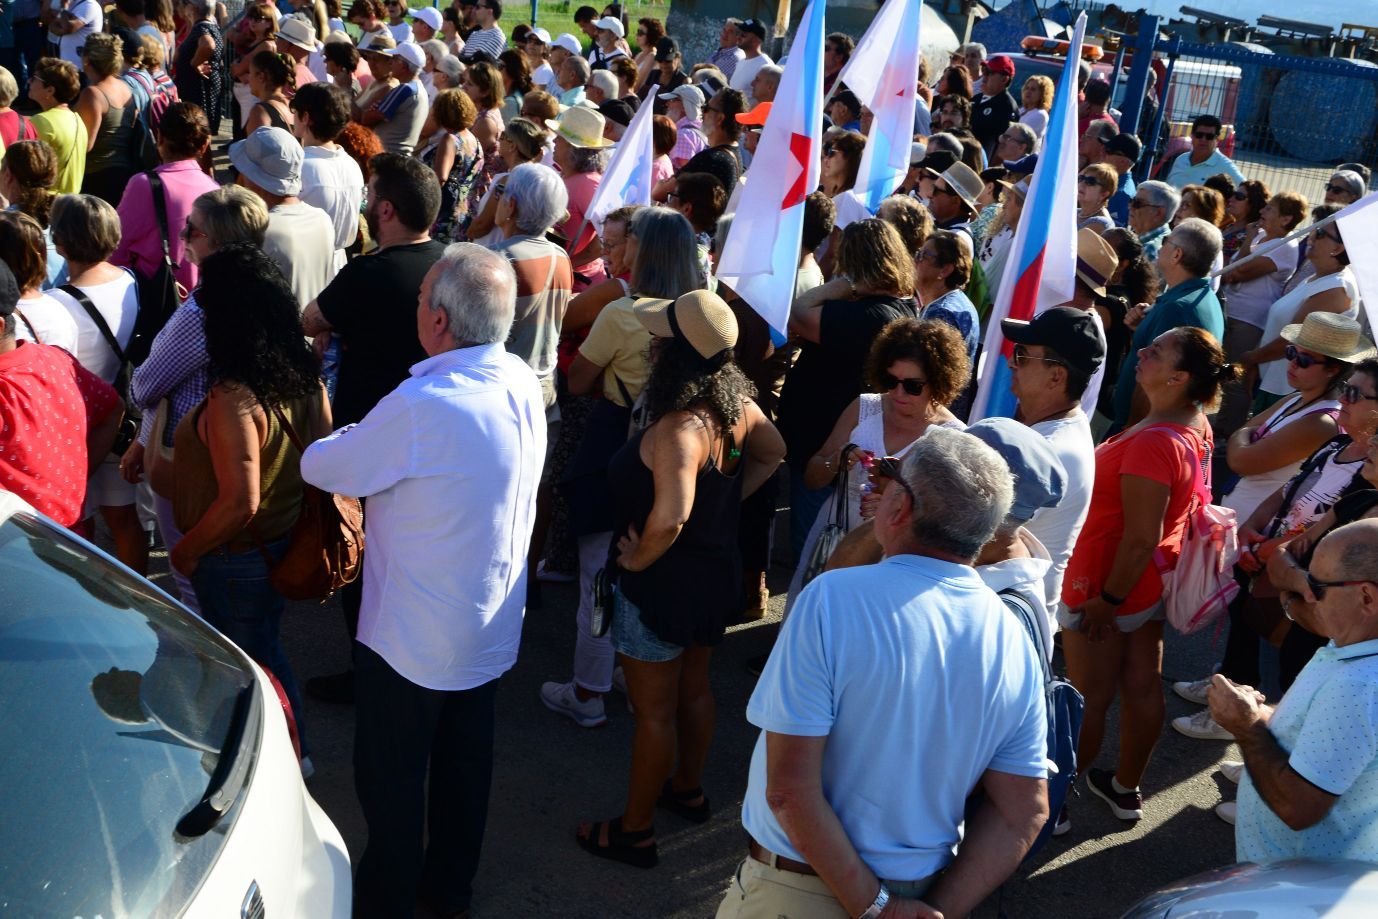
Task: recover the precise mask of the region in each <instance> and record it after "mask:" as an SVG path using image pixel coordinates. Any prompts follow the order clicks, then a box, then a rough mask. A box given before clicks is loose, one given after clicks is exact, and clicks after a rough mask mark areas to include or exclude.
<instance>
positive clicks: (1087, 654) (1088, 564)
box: [1058, 288, 1238, 824]
mask: <svg viewBox="0 0 1378 919" xmlns="http://www.w3.org/2000/svg"><path fill="white" fill-rule="evenodd" d="M1207 290H1209V288H1207ZM1161 308H1162V303H1161V301H1160V302H1159V306H1158V307H1156V308H1155V312H1156V311H1157V309H1161ZM1144 328H1145V326H1142V325H1141V326H1140V330H1139V331H1140V332H1142V331H1143V329H1144ZM1136 334H1137V333H1136ZM1135 366H1136V368H1137V370H1136V371H1135V375H1134V378H1135V379H1136V380H1137V384H1138V386H1139V388H1140V389H1141V390H1142V392H1143V393H1144V395H1145V397H1146V399H1147V401H1148V411H1147V414H1146V415H1145V417H1144V418H1143V420H1142V421H1141V422H1139V423H1137V424H1135V425H1134V426H1133V427H1131V428H1129V429H1128V430H1126V431H1124V432H1123V433H1122V434H1120V435H1119V436H1116V437H1112V438H1111V439H1110V440H1108V441H1106V442H1105V443H1103V444H1102V445H1101V446H1100V447H1098V448H1097V450H1096V473H1095V484H1094V485H1093V486H1092V495H1091V513H1090V514H1089V515H1088V516H1087V518H1086V524H1085V526H1084V527H1083V528H1082V531H1081V535H1080V536H1079V538H1078V539H1077V544H1076V548H1075V549H1074V550H1073V551H1072V557H1071V559H1070V560H1069V561H1068V563H1067V570H1066V573H1065V575H1064V580H1063V588H1062V600H1063V604H1064V605H1063V607H1062V608H1061V609H1060V611H1059V613H1058V622H1059V624H1060V625H1061V626H1062V628H1063V645H1062V647H1063V653H1064V654H1065V655H1066V657H1067V668H1068V674H1069V675H1070V677H1071V680H1072V683H1073V685H1075V686H1076V687H1077V689H1079V690H1080V691H1081V693H1082V695H1083V696H1084V697H1085V699H1086V714H1085V720H1084V721H1083V722H1082V728H1081V738H1080V743H1079V746H1078V752H1077V771H1078V772H1086V770H1087V769H1090V772H1089V774H1088V776H1087V787H1088V788H1089V789H1090V791H1091V793H1092V794H1094V795H1096V796H1097V797H1099V798H1101V799H1102V800H1104V801H1105V802H1106V803H1107V804H1108V805H1109V806H1110V810H1111V813H1112V814H1114V815H1115V816H1116V817H1118V818H1119V819H1121V820H1138V819H1139V818H1140V817H1142V816H1143V795H1142V793H1141V792H1140V790H1139V785H1140V781H1141V779H1142V778H1143V774H1144V771H1145V770H1146V769H1147V767H1148V761H1149V757H1150V756H1151V755H1152V753H1153V747H1154V746H1155V745H1156V744H1157V741H1158V735H1159V734H1160V733H1161V732H1162V728H1163V717H1164V701H1163V691H1162V673H1161V669H1162V656H1163V617H1164V612H1163V604H1162V594H1163V583H1162V579H1161V578H1160V577H1159V575H1158V569H1157V568H1156V567H1155V564H1154V557H1155V553H1162V554H1163V555H1164V556H1166V558H1167V560H1168V562H1172V561H1174V560H1175V558H1176V556H1177V555H1178V553H1179V552H1180V551H1181V546H1182V540H1183V538H1184V535H1185V527H1186V524H1187V513H1188V509H1189V507H1190V505H1191V503H1192V501H1193V500H1194V499H1193V496H1194V494H1195V481H1196V478H1197V477H1198V476H1205V475H1206V469H1207V468H1208V463H1207V460H1208V458H1209V452H1210V449H1211V437H1210V427H1209V425H1208V424H1207V423H1206V419H1205V415H1204V414H1203V409H1204V410H1208V409H1210V408H1213V407H1214V405H1215V404H1216V402H1217V400H1218V398H1219V394H1220V388H1221V386H1222V385H1223V384H1224V383H1228V382H1230V381H1231V380H1233V379H1234V378H1235V377H1236V376H1237V374H1238V368H1237V366H1236V365H1233V364H1229V363H1227V362H1226V361H1225V356H1224V353H1223V352H1222V351H1221V350H1220V346H1219V344H1218V343H1217V341H1216V339H1215V337H1214V336H1213V335H1212V334H1211V333H1210V332H1207V331H1203V330H1202V329H1200V328H1194V327H1191V326H1185V325H1184V326H1183V327H1180V328H1172V329H1169V330H1168V331H1165V332H1163V333H1162V334H1160V335H1157V336H1155V337H1154V338H1153V339H1152V340H1151V341H1150V343H1149V344H1147V345H1146V346H1144V347H1143V348H1142V350H1141V351H1140V352H1139V361H1138V362H1136V364H1135ZM1117 695H1118V696H1119V699H1120V729H1119V734H1120V748H1119V755H1118V758H1117V764H1116V768H1115V769H1114V770H1102V769H1094V768H1091V767H1092V765H1093V764H1094V763H1095V762H1096V757H1097V756H1098V755H1099V753H1100V747H1101V742H1102V739H1103V737H1104V731H1105V718H1106V715H1107V713H1108V710H1109V707H1110V704H1111V703H1112V702H1113V701H1114V699H1115V697H1116V696H1117ZM1058 822H1059V824H1062V823H1065V822H1067V817H1066V812H1065V811H1064V813H1063V816H1062V817H1061V818H1060V819H1059V821H1058Z"/></svg>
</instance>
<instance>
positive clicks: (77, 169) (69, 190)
mask: <svg viewBox="0 0 1378 919" xmlns="http://www.w3.org/2000/svg"><path fill="white" fill-rule="evenodd" d="M80 92H81V82H80V77H79V76H78V73H77V69H76V68H75V67H73V66H72V65H71V64H70V63H68V62H67V61H59V60H57V59H55V58H51V57H45V58H43V59H42V60H40V61H39V62H38V66H37V67H36V68H35V69H34V73H33V76H31V77H30V78H29V98H30V99H31V100H33V101H34V102H35V103H37V105H38V107H39V108H41V109H42V111H41V112H39V113H38V114H36V115H34V116H33V126H34V130H35V131H37V132H38V137H39V139H40V140H42V141H43V142H44V143H46V144H47V145H48V146H49V147H51V148H52V151H53V154H54V156H55V157H56V158H57V179H56V181H55V182H54V183H53V191H54V192H56V193H57V194H59V195H70V194H75V193H76V192H78V191H80V190H81V186H82V182H83V180H84V177H85V175H86V151H87V150H88V149H89V148H90V143H89V139H88V135H87V131H86V122H85V121H83V120H82V118H81V116H80V115H78V114H77V113H76V112H74V111H72V109H71V108H70V105H71V103H73V102H75V101H76V99H77V95H78V94H79V93H80Z"/></svg>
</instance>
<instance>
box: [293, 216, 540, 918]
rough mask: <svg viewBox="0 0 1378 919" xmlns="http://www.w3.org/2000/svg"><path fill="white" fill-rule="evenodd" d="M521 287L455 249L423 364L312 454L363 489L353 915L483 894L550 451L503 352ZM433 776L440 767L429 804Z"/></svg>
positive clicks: (427, 286)
mask: <svg viewBox="0 0 1378 919" xmlns="http://www.w3.org/2000/svg"><path fill="white" fill-rule="evenodd" d="M516 290H517V288H516V277H515V276H514V274H513V272H512V268H511V266H510V265H509V264H508V262H507V260H506V259H505V258H503V257H502V256H501V255H499V254H497V253H495V252H490V251H488V250H487V249H484V248H482V247H480V246H475V245H473V244H471V243H456V244H454V245H452V246H450V247H449V248H447V249H446V250H445V254H444V255H443V256H442V257H441V258H440V260H439V261H438V262H436V264H435V266H434V267H433V268H431V270H430V272H429V273H427V275H426V278H425V280H424V281H423V282H422V285H421V294H420V297H419V298H418V304H417V306H416V310H415V314H416V332H417V335H418V336H419V338H420V340H421V346H422V348H423V349H424V350H425V352H426V354H427V355H428V357H427V359H426V360H423V361H421V362H420V363H418V364H416V365H415V366H413V367H412V368H411V376H410V378H408V379H407V380H405V381H404V382H403V383H402V385H400V386H399V387H398V388H397V389H395V390H394V391H393V392H392V393H390V394H389V395H387V396H386V397H384V399H383V400H382V401H381V402H379V403H378V405H377V406H376V407H375V408H374V409H373V410H372V411H371V412H369V413H368V415H367V416H365V417H364V419H363V421H361V422H359V423H358V424H356V425H350V426H348V427H345V428H342V429H341V430H339V431H336V432H335V433H334V434H332V435H330V436H329V437H327V438H324V439H323V440H320V441H317V442H316V443H314V444H312V445H311V447H310V448H308V449H307V451H306V453H305V455H303V456H302V460H301V469H302V478H303V479H305V480H307V481H308V482H310V483H311V484H313V485H315V486H317V487H319V488H322V489H325V490H326V491H331V492H336V493H338V494H346V495H353V496H355V497H361V498H363V497H366V498H368V517H367V520H366V523H365V527H366V536H367V539H368V552H367V553H366V554H365V557H364V566H365V570H366V572H367V574H366V581H365V587H364V604H363V609H362V612H361V616H360V621H359V635H358V640H357V642H356V643H355V645H354V661H355V674H356V676H355V679H356V681H357V685H358V695H357V707H356V716H355V719H356V720H355V742H354V750H355V758H354V768H355V788H356V789H357V792H358V795H359V803H360V805H361V807H362V809H363V813H364V820H365V821H366V822H367V824H368V845H367V847H366V848H365V849H364V852H363V855H362V857H361V858H360V859H359V864H358V869H357V872H356V875H355V895H354V908H355V910H356V912H357V913H358V914H359V915H368V916H402V915H411V914H412V912H413V910H414V908H415V906H416V903H417V900H418V896H420V897H421V898H423V899H424V900H425V901H427V902H428V903H429V905H430V906H431V907H432V908H433V909H435V910H436V912H438V913H440V914H441V915H453V914H455V913H459V912H463V911H465V910H467V909H468V907H469V901H470V898H471V896H472V883H473V878H474V874H475V872H476V871H477V868H478V861H479V854H480V850H481V848H482V844H483V830H484V823H485V821H486V819H487V813H488V792H489V786H490V784H491V781H492V771H493V734H494V720H495V711H494V699H495V697H496V694H497V687H498V680H499V679H500V678H501V677H502V675H503V674H504V673H506V672H507V671H508V670H510V669H511V668H512V665H513V664H514V663H515V662H516V660H517V645H518V642H519V641H520V639H521V627H522V615H523V612H524V606H525V597H526V579H527V564H526V553H527V547H528V543H529V539H530V533H531V526H532V522H533V518H534V512H535V497H536V484H537V480H538V479H539V477H540V474H541V464H542V460H543V457H544V456H545V448H546V425H545V411H544V408H543V407H542V398H541V386H540V383H539V382H538V381H537V379H536V375H535V374H534V373H533V372H532V370H531V368H530V367H528V366H527V365H526V362H525V361H523V360H522V359H521V358H520V357H518V356H517V355H514V354H509V353H507V351H506V350H504V348H503V342H504V341H505V340H506V339H507V337H508V334H509V331H510V330H511V327H512V317H513V309H514V305H515V301H516ZM499 458H500V461H498V460H499ZM428 769H429V773H430V775H431V776H432V777H441V779H440V780H438V781H432V782H431V783H430V788H429V801H427V800H426V799H427V790H426V775H427V772H428ZM428 815H429V820H428V819H427V817H428ZM428 824H429V825H428ZM423 841H424V843H425V846H426V851H425V857H424V863H423V859H421V858H419V857H418V856H420V854H421V851H422V845H423Z"/></svg>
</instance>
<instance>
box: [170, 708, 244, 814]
mask: <svg viewBox="0 0 1378 919" xmlns="http://www.w3.org/2000/svg"><path fill="white" fill-rule="evenodd" d="M262 709H263V703H262V701H261V700H260V699H259V693H258V685H257V683H256V682H251V683H249V685H248V686H245V687H244V688H243V689H242V690H240V693H239V696H238V698H236V699H235V703H234V712H233V714H232V715H231V716H230V730H229V732H228V734H227V735H226V737H225V745H224V747H223V748H222V749H221V752H220V758H219V760H218V761H217V762H216V764H215V772H213V773H211V781H210V784H209V785H207V786H206V792H205V794H203V795H202V796H201V800H200V801H198V802H197V804H196V806H195V807H193V808H192V809H191V810H190V811H188V812H187V813H186V814H185V815H184V816H183V817H182V819H181V820H179V821H177V832H178V833H179V834H180V835H182V836H189V837H190V836H204V835H205V834H206V833H208V832H210V831H211V829H212V828H213V827H214V826H215V825H216V824H217V823H219V822H220V818H222V817H224V816H225V814H226V813H227V812H228V811H229V809H230V807H231V805H233V804H234V802H235V799H236V798H237V797H239V793H240V792H241V791H243V790H244V785H245V784H246V783H247V781H248V778H249V768H250V766H251V765H252V764H253V759H254V757H252V756H250V755H248V753H249V751H247V750H246V747H248V746H249V744H247V743H245V741H246V740H247V739H249V738H250V737H251V736H256V735H257V732H258V728H259V726H260V725H261V724H262V721H263V715H262ZM251 731H252V735H251Z"/></svg>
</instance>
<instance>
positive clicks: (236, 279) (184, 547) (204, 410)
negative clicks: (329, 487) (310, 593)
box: [168, 243, 331, 773]
mask: <svg viewBox="0 0 1378 919" xmlns="http://www.w3.org/2000/svg"><path fill="white" fill-rule="evenodd" d="M201 277H202V286H201V288H200V295H199V297H198V301H199V303H200V306H201V309H202V311H203V314H204V326H205V335H206V354H207V357H208V359H209V379H208V382H209V389H208V391H207V394H206V398H205V399H204V400H203V401H202V402H201V403H200V404H198V405H197V406H196V407H195V408H194V409H192V410H191V411H190V412H188V413H187V414H186V415H184V416H183V417H182V420H181V421H180V422H179V423H178V424H177V427H176V431H175V433H174V435H173V444H174V450H173V456H174V462H175V468H176V475H175V478H174V492H173V500H172V505H173V517H174V519H175V522H176V525H177V528H178V529H179V530H181V531H182V533H183V536H182V538H181V539H180V540H178V541H177V542H176V543H175V544H174V545H172V547H171V551H170V553H169V556H168V560H169V562H170V563H171V565H172V569H173V570H174V571H176V572H177V573H178V574H181V575H183V576H185V577H189V578H191V582H192V586H193V587H194V588H195V590H196V597H197V599H198V600H199V601H200V604H201V615H202V616H203V617H204V618H205V620H206V621H207V622H209V623H210V624H211V625H213V626H215V627H216V628H217V629H219V630H220V631H221V632H223V633H224V634H225V635H226V636H228V637H229V638H230V639H231V640H232V641H234V642H235V644H237V645H239V647H241V648H243V649H244V652H245V653H246V654H248V655H249V656H250V657H252V658H254V659H255V660H259V661H262V662H263V664H264V666H265V667H267V668H268V669H269V670H271V671H272V673H273V675H274V676H275V677H277V680H278V682H279V683H281V684H282V688H283V691H284V693H285V694H286V695H287V699H288V701H289V702H290V703H291V705H292V713H293V715H294V716H295V718H296V723H297V734H298V737H299V738H300V739H301V754H302V769H303V771H304V772H308V773H309V772H310V770H311V766H310V763H309V760H308V755H309V754H308V750H307V746H306V739H305V731H304V728H305V722H304V720H303V718H304V715H305V710H304V708H303V706H302V699H301V692H300V691H299V690H298V688H297V681H296V677H295V676H294V675H293V673H292V667H291V665H290V664H289V663H288V661H287V654H286V652H285V651H284V650H283V648H282V641H281V638H280V637H279V634H278V630H279V626H280V624H281V621H282V612H283V609H284V608H285V607H286V602H285V601H284V600H283V599H282V597H281V596H280V595H279V594H278V593H277V592H276V591H275V590H273V587H272V585H271V584H270V583H269V580H268V572H269V569H270V568H271V567H272V565H273V564H274V563H275V562H276V561H277V560H279V559H281V558H282V555H283V553H284V552H285V551H286V549H287V545H288V542H289V536H290V534H291V530H292V526H293V525H294V524H295V523H296V520H297V516H298V514H299V513H300V510H301V501H302V491H303V483H302V479H301V454H300V452H299V451H298V448H297V447H296V446H295V445H294V444H293V440H294V439H299V440H300V441H301V442H302V443H303V444H310V443H311V442H313V441H315V440H317V439H318V438H320V437H323V436H324V435H326V434H328V433H330V429H331V425H330V404H329V402H327V401H326V396H325V386H324V385H323V384H322V382H321V378H320V363H319V361H317V360H316V356H315V355H314V354H313V353H312V351H311V348H310V346H309V345H308V344H307V342H306V339H305V337H303V335H302V332H301V319H300V317H299V315H298V314H299V307H298V306H297V299H296V296H295V295H294V294H293V293H292V288H291V287H290V286H289V285H288V283H287V281H286V279H285V278H283V276H282V273H281V272H280V271H278V268H277V266H276V265H275V264H273V260H272V259H271V258H269V257H268V256H267V255H266V254H264V252H263V250H262V249H261V248H260V247H258V246H255V245H250V244H245V243H235V244H232V245H229V246H227V247H225V248H224V249H221V250H220V251H218V252H216V253H214V254H213V255H210V256H209V257H208V258H206V260H205V261H204V262H202V263H201Z"/></svg>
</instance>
